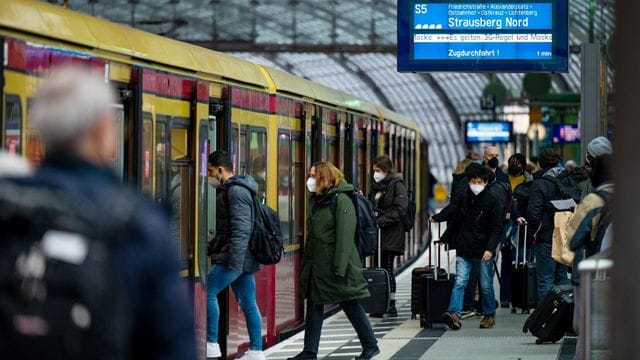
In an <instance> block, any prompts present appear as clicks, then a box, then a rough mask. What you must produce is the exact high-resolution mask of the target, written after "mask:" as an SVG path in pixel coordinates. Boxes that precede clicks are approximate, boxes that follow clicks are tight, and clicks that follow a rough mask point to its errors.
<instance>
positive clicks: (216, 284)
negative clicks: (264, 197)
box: [207, 150, 265, 360]
mask: <svg viewBox="0 0 640 360" xmlns="http://www.w3.org/2000/svg"><path fill="white" fill-rule="evenodd" d="M208 170H209V177H210V178H211V179H212V181H211V182H210V184H211V185H212V186H213V187H214V188H217V190H218V191H217V192H216V235H215V238H214V239H213V240H212V241H211V242H210V244H209V247H208V251H207V253H208V255H209V256H211V261H212V262H213V264H214V265H213V268H212V269H211V271H210V272H209V276H208V278H207V357H220V356H221V352H220V346H219V345H218V322H219V320H220V308H219V306H218V293H220V292H221V291H222V290H224V289H225V288H226V287H228V286H231V289H232V290H233V293H234V294H235V296H236V298H237V299H238V302H239V303H240V307H241V308H242V311H243V312H244V316H245V319H246V321H247V330H248V332H249V350H248V351H247V352H246V353H245V354H244V356H242V357H241V358H240V359H244V360H250V359H251V360H252V359H264V358H265V356H264V353H263V352H262V318H261V316H260V309H258V304H257V303H256V281H255V278H254V275H253V274H254V273H256V272H257V271H258V270H260V265H259V264H258V262H257V261H256V259H255V258H254V257H253V254H251V250H250V249H249V239H250V238H251V233H252V231H253V223H254V217H255V213H254V209H253V197H254V196H256V193H257V191H258V185H257V184H256V182H255V181H254V180H253V178H251V176H243V175H234V174H233V163H232V162H231V157H230V156H229V154H228V153H227V152H225V151H220V150H218V151H215V152H213V153H211V154H210V155H209V168H208Z"/></svg>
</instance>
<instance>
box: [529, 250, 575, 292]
mask: <svg viewBox="0 0 640 360" xmlns="http://www.w3.org/2000/svg"><path fill="white" fill-rule="evenodd" d="M533 251H534V253H535V257H536V270H537V272H538V274H537V275H538V297H539V298H540V299H542V298H544V296H545V295H546V294H547V292H548V291H549V290H551V288H552V287H553V286H554V285H569V278H568V277H567V266H566V265H562V264H560V263H558V262H556V261H555V260H553V258H552V257H551V244H546V243H543V244H536V245H535V246H534V247H533Z"/></svg>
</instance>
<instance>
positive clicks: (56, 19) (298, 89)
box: [0, 0, 416, 128]
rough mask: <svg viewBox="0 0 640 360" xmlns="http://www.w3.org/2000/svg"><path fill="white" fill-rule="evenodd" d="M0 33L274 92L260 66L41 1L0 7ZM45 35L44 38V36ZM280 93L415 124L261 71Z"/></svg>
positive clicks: (348, 97) (343, 95)
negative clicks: (6, 31) (38, 38)
mask: <svg viewBox="0 0 640 360" xmlns="http://www.w3.org/2000/svg"><path fill="white" fill-rule="evenodd" d="M0 28H5V29H9V30H14V31H20V32H25V33H30V34H33V35H36V36H45V37H48V38H50V39H55V40H59V41H64V42H67V43H71V44H76V45H80V46H84V47H88V48H92V49H99V50H103V51H105V52H107V53H114V54H119V55H124V56H128V57H131V58H133V59H137V60H142V61H146V62H152V63H156V64H165V65H169V66H172V67H175V68H180V69H184V70H186V71H190V72H195V73H203V74H209V75H214V76H218V77H220V78H223V79H229V80H234V81H239V82H242V83H246V84H251V85H254V86H258V87H262V88H265V89H267V88H269V86H270V82H269V80H268V79H267V78H266V77H265V74H263V73H262V71H261V69H260V65H256V64H254V63H251V62H249V61H246V60H242V59H239V58H236V57H234V56H230V55H227V54H224V53H221V52H218V51H214V50H210V49H205V48H202V47H199V46H196V45H192V44H189V43H184V42H180V41H177V40H173V39H169V38H166V37H163V36H159V35H155V34H151V33H148V32H145V31H142V30H139V29H135V28H131V27H128V26H125V25H122V24H118V23H113V22H110V21H107V20H104V19H100V18H96V17H93V16H89V15H85V14H82V13H79V12H75V11H72V10H68V9H65V8H64V7H62V6H58V5H52V4H48V3H45V2H41V1H33V0H13V1H0ZM43 34H44V35H43ZM262 67H263V68H264V69H265V70H266V72H267V73H268V75H269V76H270V77H271V80H272V81H273V83H274V84H275V87H276V89H277V91H279V92H284V93H290V94H292V95H298V96H304V97H307V98H310V99H314V100H316V101H319V102H324V103H327V104H332V105H335V106H338V107H344V108H348V109H351V110H355V111H359V112H363V113H367V114H371V115H374V116H382V117H384V118H385V119H388V120H391V121H394V122H396V123H398V124H401V125H404V126H406V127H410V128H416V124H415V122H414V121H412V120H411V119H409V118H406V117H404V116H402V115H400V114H398V113H396V112H394V111H391V110H389V109H386V108H384V107H383V106H380V105H375V104H373V103H370V102H368V101H365V100H363V99H360V98H358V97H356V96H353V95H351V94H348V93H345V92H342V91H340V90H336V89H332V88H330V87H327V86H324V85H321V84H318V83H315V82H312V81H309V80H307V79H304V78H301V77H298V76H296V75H293V74H290V73H288V72H285V71H282V70H278V69H275V68H272V67H269V66H262Z"/></svg>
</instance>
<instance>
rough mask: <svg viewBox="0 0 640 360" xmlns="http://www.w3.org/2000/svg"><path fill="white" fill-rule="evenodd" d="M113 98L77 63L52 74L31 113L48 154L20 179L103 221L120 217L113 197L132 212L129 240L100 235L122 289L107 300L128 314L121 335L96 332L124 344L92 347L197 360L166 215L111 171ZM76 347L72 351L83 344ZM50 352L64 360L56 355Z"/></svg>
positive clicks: (189, 312)
mask: <svg viewBox="0 0 640 360" xmlns="http://www.w3.org/2000/svg"><path fill="white" fill-rule="evenodd" d="M114 103H116V101H115V98H114V94H113V90H112V89H111V88H110V86H109V85H108V84H107V83H105V81H104V79H103V78H100V77H95V76H92V75H91V74H90V73H89V71H88V70H86V71H85V70H81V69H77V68H65V69H62V70H57V71H55V72H54V73H53V74H52V76H51V78H49V79H48V80H45V82H44V83H43V84H42V87H41V89H40V90H39V93H38V96H37V97H36V99H35V101H34V104H33V108H31V114H30V116H31V119H32V121H33V123H34V125H35V126H36V127H37V128H38V129H39V132H40V134H41V136H42V141H43V144H44V145H45V148H46V150H47V153H46V156H45V159H44V162H43V163H42V165H41V166H40V168H39V169H38V170H37V172H36V173H35V175H34V176H33V177H32V178H23V179H21V181H24V182H28V185H31V186H34V187H39V188H42V189H55V190H56V192H57V193H59V194H61V195H62V196H64V197H65V198H66V199H70V201H76V202H78V203H82V204H92V205H93V207H94V208H95V209H101V210H103V211H100V215H101V216H102V218H101V221H102V223H104V224H109V223H112V222H115V218H117V217H119V216H118V215H121V213H117V214H114V211H112V210H113V209H114V208H116V206H115V204H114V200H115V199H116V198H118V199H121V198H125V199H130V202H131V206H130V208H131V215H130V218H129V219H127V220H126V223H127V225H125V226H126V228H125V229H123V231H122V232H121V233H123V234H126V237H120V238H117V239H103V240H104V241H105V242H106V246H107V248H108V250H109V254H110V255H111V256H110V259H111V260H110V261H111V262H112V263H113V264H112V268H113V269H114V271H115V277H114V280H115V282H118V283H119V284H120V285H121V286H122V294H120V295H121V297H120V296H117V295H116V294H113V295H112V298H111V299H109V300H110V302H111V304H118V303H124V304H125V307H126V312H127V313H128V314H129V315H128V318H127V320H126V323H125V324H120V326H119V329H120V333H119V334H106V333H105V334H101V335H103V337H104V338H108V337H113V336H122V337H124V338H125V339H126V345H127V347H126V348H125V349H124V352H125V353H124V354H119V355H115V354H113V353H109V350H110V349H107V348H106V347H105V348H101V349H97V351H98V352H99V353H100V354H103V355H105V354H106V355H107V356H109V355H113V356H114V358H132V359H195V358H196V357H195V342H194V325H193V318H192V314H193V310H192V309H190V308H189V306H188V303H187V296H186V295H187V294H186V292H185V289H184V287H183V284H182V282H181V281H180V278H179V276H178V271H179V270H178V261H177V259H178V257H177V254H176V251H175V249H174V246H173V243H172V241H171V238H170V231H169V225H168V219H167V217H166V215H165V214H164V212H163V211H161V210H160V209H159V208H157V207H156V206H154V205H153V204H152V203H150V202H149V201H145V200H142V199H139V198H138V195H137V194H135V193H134V192H133V191H132V190H131V189H130V188H128V187H127V186H124V185H122V183H121V182H120V181H119V180H118V178H117V177H116V175H115V173H114V171H113V165H114V154H115V153H116V144H117V142H116V138H117V130H116V126H115V124H116V116H115V113H114V112H113V104H114ZM119 203H120V204H121V203H122V202H119ZM117 208H118V209H120V208H119V207H117ZM98 211H99V210H98ZM119 233H120V232H119ZM0 237H2V236H1V235H0ZM67 249H69V248H68V247H67ZM60 250H62V249H60ZM74 253H75V250H74ZM96 280H98V279H96ZM114 306H115V305H114ZM74 309H75V306H74ZM88 315H89V314H87V316H88ZM91 320H94V318H91ZM97 325H99V324H97ZM91 326H93V324H91ZM72 333H73V332H72ZM74 339H75V338H74ZM83 339H84V338H83ZM73 345H74V346H73V348H74V349H75V348H76V345H79V346H81V345H82V344H73ZM94 350H95V349H94ZM47 356H48V357H50V358H62V357H64V355H62V354H56V353H48V354H47ZM2 357H4V356H3V355H2V354H1V351H0V358H2ZM87 358H95V357H87Z"/></svg>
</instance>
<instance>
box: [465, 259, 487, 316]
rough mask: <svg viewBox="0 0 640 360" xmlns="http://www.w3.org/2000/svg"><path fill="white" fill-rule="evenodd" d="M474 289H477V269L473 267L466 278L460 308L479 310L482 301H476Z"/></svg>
mask: <svg viewBox="0 0 640 360" xmlns="http://www.w3.org/2000/svg"><path fill="white" fill-rule="evenodd" d="M476 289H478V270H477V269H476V268H475V267H473V268H471V272H470V273H469V280H467V287H466V288H465V289H464V301H463V303H462V310H465V311H476V310H480V309H479V306H480V304H481V303H482V299H480V301H478V302H476Z"/></svg>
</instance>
